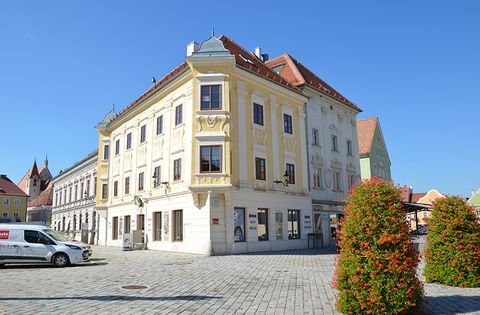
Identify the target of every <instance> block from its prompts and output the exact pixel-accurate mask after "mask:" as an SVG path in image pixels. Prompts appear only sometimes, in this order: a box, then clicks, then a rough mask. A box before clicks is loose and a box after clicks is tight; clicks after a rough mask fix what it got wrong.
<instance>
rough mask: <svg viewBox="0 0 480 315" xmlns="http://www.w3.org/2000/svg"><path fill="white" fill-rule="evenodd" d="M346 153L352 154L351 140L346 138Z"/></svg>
mask: <svg viewBox="0 0 480 315" xmlns="http://www.w3.org/2000/svg"><path fill="white" fill-rule="evenodd" d="M347 155H348V156H353V150H352V141H351V140H347Z"/></svg>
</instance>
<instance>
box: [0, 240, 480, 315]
mask: <svg viewBox="0 0 480 315" xmlns="http://www.w3.org/2000/svg"><path fill="white" fill-rule="evenodd" d="M334 256H335V254H334V253H333V252H332V251H327V250H322V251H318V250H297V251H287V252H274V253H263V254H262V253H260V254H248V255H237V256H216V257H206V256H199V255H189V254H178V253H166V252H160V251H151V250H149V251H132V252H124V251H122V250H121V249H120V248H112V247H95V248H94V254H93V256H92V261H91V262H90V263H86V264H83V265H78V266H74V267H69V268H64V269H57V268H53V267H51V266H46V265H43V266H19V265H10V266H5V267H4V268H3V269H1V270H0V274H1V280H0V314H112V315H113V314H338V313H337V312H336V311H335V291H334V290H333V289H332V287H331V285H330V280H331V278H332V274H333V258H334ZM128 285H137V286H145V288H139V289H125V288H122V287H124V286H128ZM425 291H426V294H427V297H428V300H429V304H426V305H425V308H424V309H423V314H466V313H470V314H480V289H459V288H451V287H445V286H439V285H430V284H427V285H426V286H425Z"/></svg>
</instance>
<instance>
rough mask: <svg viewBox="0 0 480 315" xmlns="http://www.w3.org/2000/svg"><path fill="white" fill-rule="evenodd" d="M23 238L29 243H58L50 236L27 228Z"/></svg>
mask: <svg viewBox="0 0 480 315" xmlns="http://www.w3.org/2000/svg"><path fill="white" fill-rule="evenodd" d="M23 238H24V239H25V241H26V242H27V243H34V244H44V245H56V244H55V242H54V241H52V240H51V239H50V238H49V237H48V236H46V235H45V234H43V233H41V232H39V231H31V230H25V231H24V232H23Z"/></svg>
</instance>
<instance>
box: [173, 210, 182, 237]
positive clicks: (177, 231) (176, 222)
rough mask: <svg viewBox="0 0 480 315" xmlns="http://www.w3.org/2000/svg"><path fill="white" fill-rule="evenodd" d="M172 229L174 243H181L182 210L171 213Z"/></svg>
mask: <svg viewBox="0 0 480 315" xmlns="http://www.w3.org/2000/svg"><path fill="white" fill-rule="evenodd" d="M173 228H174V231H173V235H174V241H175V242H181V241H183V210H174V211H173Z"/></svg>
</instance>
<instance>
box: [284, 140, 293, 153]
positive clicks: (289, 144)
mask: <svg viewBox="0 0 480 315" xmlns="http://www.w3.org/2000/svg"><path fill="white" fill-rule="evenodd" d="M283 145H284V148H285V151H290V152H295V145H296V141H295V139H293V138H290V137H283Z"/></svg>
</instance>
